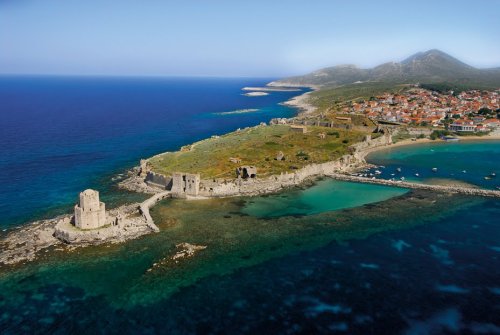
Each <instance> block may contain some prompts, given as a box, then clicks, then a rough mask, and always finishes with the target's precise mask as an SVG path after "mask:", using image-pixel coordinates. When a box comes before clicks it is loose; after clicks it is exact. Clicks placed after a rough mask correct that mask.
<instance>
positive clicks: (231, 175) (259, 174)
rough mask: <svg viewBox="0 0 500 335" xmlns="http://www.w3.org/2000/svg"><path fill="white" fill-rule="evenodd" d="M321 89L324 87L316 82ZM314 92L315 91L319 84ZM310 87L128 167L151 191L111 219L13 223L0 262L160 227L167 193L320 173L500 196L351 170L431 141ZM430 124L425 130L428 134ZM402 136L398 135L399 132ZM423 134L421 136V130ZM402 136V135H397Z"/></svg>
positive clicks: (241, 190)
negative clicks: (285, 109)
mask: <svg viewBox="0 0 500 335" xmlns="http://www.w3.org/2000/svg"><path fill="white" fill-rule="evenodd" d="M279 85H280V83H270V84H269V87H268V88H265V89H264V88H260V89H259V88H255V87H252V88H245V89H244V90H251V91H255V92H265V91H277V90H287V91H288V90H294V91H296V90H299V89H298V88H297V87H284V88H283V87H279ZM309 88H312V89H313V90H318V87H310V86H309ZM313 92H314V91H313ZM313 92H306V93H304V94H302V95H300V96H297V97H295V98H293V99H291V100H289V101H287V102H285V104H287V105H290V106H294V107H296V108H297V109H298V110H299V111H300V113H299V114H298V115H297V116H296V117H293V118H288V119H273V120H271V121H270V122H269V124H267V123H261V124H260V125H258V126H254V127H247V128H244V129H237V130H236V131H234V132H231V133H228V134H225V135H222V136H218V135H214V136H212V137H211V138H208V139H205V140H202V141H199V142H196V143H193V144H191V145H186V146H184V147H182V148H181V149H180V150H179V151H177V152H166V153H161V154H158V155H156V156H153V157H151V158H148V159H143V160H141V162H140V166H138V167H136V168H134V169H132V170H131V171H129V173H128V174H129V177H128V178H127V179H125V180H124V181H122V182H120V183H119V187H121V188H123V189H127V190H129V191H134V192H140V193H147V194H151V195H152V196H151V197H150V198H149V199H147V200H146V201H144V202H143V203H134V204H129V205H125V206H121V207H118V208H116V209H113V210H111V211H108V212H107V213H108V214H107V216H108V219H107V220H104V221H103V222H102V223H101V224H99V225H98V226H96V227H93V229H91V230H88V231H84V230H81V229H79V228H81V227H77V226H78V224H77V217H78V214H77V212H76V210H75V215H74V216H71V215H64V216H60V217H57V218H54V219H50V220H44V221H38V222H34V223H32V224H31V225H29V226H27V227H23V228H20V229H17V230H14V231H12V232H11V233H9V234H8V236H7V237H6V238H5V239H4V241H2V249H4V250H6V252H4V253H2V257H1V258H0V263H4V264H15V263H19V262H23V261H28V260H33V259H35V257H36V255H37V254H38V253H39V252H41V251H42V250H44V249H45V250H47V249H48V248H50V247H54V246H58V245H61V246H63V245H66V246H69V248H76V247H82V246H89V245H98V244H102V243H121V242H124V241H126V240H129V239H135V238H138V237H140V236H143V235H145V234H149V233H153V232H156V231H158V227H156V225H155V224H154V222H153V219H152V217H151V215H150V214H149V209H150V208H151V207H153V206H154V205H155V204H156V203H157V202H159V201H161V200H162V199H165V198H168V197H172V198H183V199H188V200H193V199H206V198H213V197H216V198H217V197H218V198H221V197H235V196H255V195H263V194H269V193H275V192H278V191H281V190H283V189H285V188H291V187H296V186H299V185H301V184H303V183H304V182H306V181H311V180H314V179H315V178H318V177H331V178H334V179H340V180H347V181H353V182H364V183H376V184H383V185H391V186H397V187H404V188H410V189H425V190H430V191H435V192H445V193H459V194H465V195H472V196H488V197H500V192H499V191H494V190H480V189H476V188H468V187H465V186H463V187H457V186H442V185H422V184H415V183H408V182H401V181H397V182H396V181H394V182H393V181H388V180H377V179H372V178H365V177H359V176H354V175H352V174H353V173H354V172H356V171H359V170H362V169H366V168H367V167H368V166H369V165H368V164H367V163H366V160H365V158H366V156H367V155H368V154H369V153H371V152H374V151H377V150H383V149H385V148H389V147H394V146H404V145H412V144H416V143H423V142H430V141H433V140H431V139H428V138H425V137H426V136H423V137H424V138H423V139H420V138H416V137H410V138H406V139H405V138H404V136H403V137H402V138H403V139H401V136H400V135H401V133H405V132H408V131H407V129H403V130H402V128H401V127H400V125H395V124H391V123H389V124H387V123H382V122H378V121H377V120H374V119H373V118H370V117H368V116H364V115H360V114H339V113H337V112H333V113H326V112H325V111H324V110H323V109H321V108H318V106H317V104H313V103H312V102H311V93H313ZM425 129H426V128H424V127H423V128H422V129H421V130H419V131H420V132H421V134H424V133H427V134H429V131H428V130H425ZM398 136H399V138H398ZM419 137H422V136H419ZM395 138H398V140H397V141H395V140H394V139H395ZM462 138H463V139H465V140H485V139H498V138H500V136H498V135H497V133H495V132H493V134H492V135H489V136H488V135H486V136H468V137H462Z"/></svg>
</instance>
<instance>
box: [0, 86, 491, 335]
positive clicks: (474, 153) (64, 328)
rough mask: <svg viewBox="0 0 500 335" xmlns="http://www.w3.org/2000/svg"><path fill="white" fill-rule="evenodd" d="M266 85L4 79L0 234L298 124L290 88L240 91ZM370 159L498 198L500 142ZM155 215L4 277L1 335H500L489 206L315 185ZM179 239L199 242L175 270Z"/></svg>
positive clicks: (164, 208) (0, 93) (175, 203)
mask: <svg viewBox="0 0 500 335" xmlns="http://www.w3.org/2000/svg"><path fill="white" fill-rule="evenodd" d="M271 79H272V78H261V79H218V78H215V79H214V78H202V79H200V78H189V79H186V78H77V77H66V78H56V77H2V78H0V101H1V105H0V126H1V128H0V129H2V132H1V134H0V137H1V140H2V141H0V143H1V146H0V150H1V151H0V164H1V165H0V185H1V186H0V187H1V189H0V190H1V192H0V197H1V198H0V205H1V207H0V210H1V211H0V218H1V221H0V222H1V225H2V226H1V227H2V228H3V229H6V230H7V232H8V231H9V230H10V229H13V227H15V226H19V225H22V224H24V223H26V222H28V221H30V220H34V219H39V218H43V217H48V216H51V215H54V214H57V213H64V212H69V211H70V210H71V206H72V205H73V204H74V202H75V201H76V197H77V194H78V192H79V191H81V190H82V189H84V188H88V187H92V188H96V189H98V190H99V191H100V192H101V195H102V197H103V198H104V200H105V201H106V202H107V203H110V204H120V203H123V202H127V201H132V200H133V199H136V197H138V196H137V195H134V194H130V193H127V192H123V191H120V190H118V189H117V188H116V182H117V181H118V180H120V178H122V177H121V176H120V175H123V174H124V173H125V171H126V170H127V169H128V168H130V167H132V166H134V165H135V164H137V161H138V160H139V159H140V158H144V157H148V156H151V155H154V154H156V153H159V152H163V151H168V150H176V149H178V148H179V147H180V146H182V145H185V144H188V143H191V142H193V141H196V140H199V139H202V138H205V137H208V136H211V135H217V134H222V133H224V132H228V131H232V130H234V129H237V128H239V127H246V126H252V125H257V124H259V123H260V122H266V121H269V119H271V118H273V117H290V116H293V115H294V114H295V113H296V112H297V111H296V110H294V109H291V108H288V107H286V106H283V105H281V104H280V103H281V102H283V101H285V100H288V99H289V98H291V97H293V96H295V95H297V94H301V93H302V92H271V94H270V95H268V96H262V97H247V96H244V95H242V93H243V92H242V91H241V88H242V87H244V86H260V85H264V84H265V83H267V82H268V81H270V80H271ZM368 160H369V161H370V162H371V163H373V164H376V165H377V168H374V170H375V169H378V170H379V171H380V172H381V175H383V176H384V177H387V178H391V175H392V174H396V173H400V174H401V175H400V176H399V175H398V177H399V178H400V177H401V176H406V178H408V179H412V178H413V179H416V180H418V181H419V182H430V183H436V182H440V183H449V182H460V183H466V184H470V185H473V186H476V187H485V188H490V189H494V188H495V187H496V186H498V180H497V179H496V178H497V177H492V176H491V174H492V173H494V172H495V171H496V172H497V173H498V172H500V171H497V170H496V169H498V167H499V166H500V141H488V142H486V141H481V142H463V143H460V142H459V143H432V144H422V145H415V146H409V147H397V148H391V149H388V150H385V151H380V152H376V153H373V154H372V155H370V156H369V157H368ZM398 168H400V170H401V171H400V172H398V171H399V170H398ZM433 168H437V170H436V171H435V170H433ZM463 171H465V172H463ZM415 174H419V176H418V177H417V176H415ZM486 176H488V177H489V179H485V178H484V177H486ZM152 216H153V218H154V220H155V222H156V223H157V224H158V226H159V227H160V233H157V234H151V235H148V236H144V237H142V238H139V239H136V240H133V241H128V242H126V243H123V244H113V245H102V246H98V247H89V248H80V249H75V250H68V249H67V248H61V247H57V248H53V249H50V250H48V251H47V252H44V253H43V254H42V255H40V257H39V258H38V259H37V260H35V261H33V262H28V263H25V264H20V265H16V266H9V267H7V266H3V267H0V331H1V333H2V334H21V333H28V334H49V333H50V334H68V333H72V334H93V333H110V334H157V333H161V334H332V333H335V334H337V333H338V334H500V318H499V317H498V315H500V225H499V219H498V218H499V217H500V201H499V200H498V199H493V198H481V197H467V196H462V195H449V194H437V193H433V192H429V191H422V190H405V189H399V188H394V187H388V186H381V185H369V184H356V183H349V182H341V181H334V180H330V179H320V180H317V181H315V182H312V183H310V184H307V185H303V186H301V187H298V188H294V189H289V190H285V191H283V192H280V193H277V194H272V195H265V196H259V197H241V198H228V199H208V200H202V201H183V200H179V199H166V200H164V201H162V202H160V203H159V204H158V205H157V206H155V207H154V208H153V209H152ZM7 232H2V234H6V233H7ZM2 236H4V235H2ZM181 243H191V244H195V245H200V246H204V247H206V248H205V249H203V250H199V251H197V252H196V253H195V255H194V256H192V257H187V258H182V259H177V260H173V259H172V256H173V255H174V254H175V253H176V252H177V251H179V248H178V247H177V245H179V244H181Z"/></svg>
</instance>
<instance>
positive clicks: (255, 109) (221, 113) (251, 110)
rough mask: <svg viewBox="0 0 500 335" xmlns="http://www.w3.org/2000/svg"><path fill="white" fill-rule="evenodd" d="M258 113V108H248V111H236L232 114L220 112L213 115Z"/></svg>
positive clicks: (230, 113) (231, 113) (231, 112)
mask: <svg viewBox="0 0 500 335" xmlns="http://www.w3.org/2000/svg"><path fill="white" fill-rule="evenodd" d="M258 111H259V109H257V108H247V109H236V110H234V111H230V112H219V113H213V114H214V115H233V114H246V113H255V112H258Z"/></svg>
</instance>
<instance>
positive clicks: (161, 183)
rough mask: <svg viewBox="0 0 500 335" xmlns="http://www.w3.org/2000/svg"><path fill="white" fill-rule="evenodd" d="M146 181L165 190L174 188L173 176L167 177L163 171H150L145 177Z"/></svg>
mask: <svg viewBox="0 0 500 335" xmlns="http://www.w3.org/2000/svg"><path fill="white" fill-rule="evenodd" d="M144 182H145V183H146V184H148V185H150V186H153V187H155V186H156V187H160V188H162V189H165V190H170V189H171V188H172V178H171V177H167V176H165V175H163V174H161V173H155V172H152V171H150V172H148V173H147V174H146V177H145V178H144Z"/></svg>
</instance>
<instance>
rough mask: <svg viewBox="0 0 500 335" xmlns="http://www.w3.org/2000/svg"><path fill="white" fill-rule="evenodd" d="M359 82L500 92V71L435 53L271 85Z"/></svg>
mask: <svg viewBox="0 0 500 335" xmlns="http://www.w3.org/2000/svg"><path fill="white" fill-rule="evenodd" d="M359 82H381V83H394V84H404V83H453V84H460V85H464V86H470V87H475V86H477V88H485V87H491V88H498V87H500V68H493V69H477V68H474V67H472V66H470V65H467V64H465V63H463V62H461V61H460V60H458V59H456V58H454V57H452V56H450V55H448V54H446V53H444V52H442V51H440V50H436V49H433V50H429V51H426V52H419V53H416V54H414V55H412V56H410V57H408V58H406V59H405V60H403V61H401V62H399V63H397V62H390V63H384V64H381V65H379V66H376V67H374V68H372V69H360V68H358V67H356V66H354V65H340V66H334V67H328V68H324V69H321V70H318V71H315V72H312V73H310V74H307V75H304V76H296V77H290V78H285V79H282V80H279V81H276V82H273V83H271V85H304V86H312V85H316V86H327V87H337V86H341V85H349V84H354V83H359Z"/></svg>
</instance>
